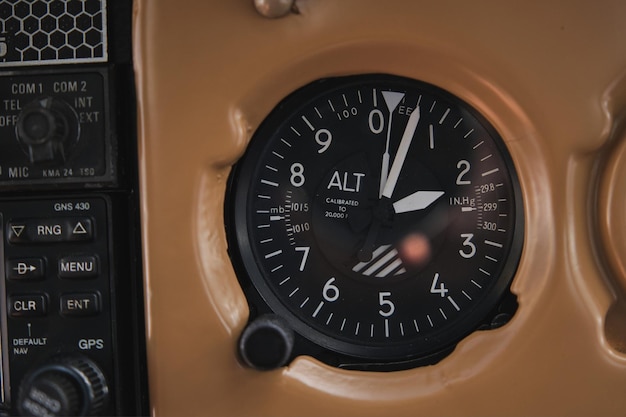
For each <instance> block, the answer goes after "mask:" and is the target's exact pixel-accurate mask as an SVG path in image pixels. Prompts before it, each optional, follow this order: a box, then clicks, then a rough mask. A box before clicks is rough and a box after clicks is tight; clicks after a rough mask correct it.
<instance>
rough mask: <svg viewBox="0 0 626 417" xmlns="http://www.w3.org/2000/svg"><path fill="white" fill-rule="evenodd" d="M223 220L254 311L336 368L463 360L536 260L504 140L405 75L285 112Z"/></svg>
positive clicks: (313, 96)
mask: <svg viewBox="0 0 626 417" xmlns="http://www.w3.org/2000/svg"><path fill="white" fill-rule="evenodd" d="M226 212H227V217H228V218H229V220H228V236H229V247H230V251H231V254H232V255H233V259H234V260H235V263H236V264H237V267H238V272H239V277H240V280H241V281H242V284H244V287H245V288H249V289H250V290H251V291H254V292H255V294H257V295H258V296H259V297H256V296H255V297H251V299H258V300H260V301H251V303H255V302H261V303H263V304H264V305H265V306H266V307H267V309H264V308H258V309H257V310H259V311H262V310H267V311H271V312H273V313H274V314H275V315H276V316H278V317H281V319H282V320H284V323H286V324H287V326H288V327H289V328H290V329H292V330H293V331H294V333H295V334H296V337H298V338H303V340H306V341H307V343H309V344H313V345H315V346H319V347H320V349H322V350H324V351H327V352H331V353H336V354H337V355H338V356H340V357H341V358H342V359H341V360H338V363H335V365H337V364H340V363H339V362H346V361H347V362H350V361H351V360H353V361H354V362H364V363H376V364H383V365H384V364H386V363H398V362H408V363H410V362H411V361H414V360H419V358H423V357H427V356H429V355H433V354H436V353H437V352H440V351H443V350H446V349H449V348H451V347H453V346H454V345H455V344H456V343H458V341H459V340H460V339H462V338H463V337H465V336H466V335H468V334H469V333H471V332H472V331H474V330H475V329H476V328H477V327H478V326H479V325H480V324H481V323H482V322H483V321H484V320H485V318H486V317H487V316H488V315H489V314H490V313H491V312H492V311H493V310H494V308H496V307H497V306H498V304H499V303H500V302H501V300H502V298H503V297H504V296H505V294H507V293H508V292H509V287H510V283H511V280H512V278H513V275H514V273H515V271H516V268H517V265H518V261H519V258H520V253H521V250H522V245H523V208H522V196H521V192H520V186H519V183H518V179H517V175H516V172H515V168H514V166H513V163H512V160H511V157H510V156H509V153H508V152H507V149H506V147H505V144H504V142H503V140H502V138H501V137H500V136H499V134H498V133H497V131H496V130H495V129H494V128H493V127H492V126H491V125H490V123H489V122H488V121H487V120H486V119H485V118H484V117H482V116H481V115H480V114H479V113H478V112H477V111H476V110H475V109H473V108H472V107H471V106H470V105H469V104H467V103H466V102H464V101H462V100H461V99H459V98H457V97H455V96H453V95H452V94H450V93H448V92H446V91H444V90H442V89H440V88H438V87H435V86H433V85H430V84H427V83H424V82H420V81H417V80H412V79H408V78H403V77H399V76H392V75H381V74H370V75H358V76H349V77H339V78H332V79H325V80H320V81H317V82H314V83H312V84H310V85H307V86H305V87H303V88H302V89H300V90H298V91H296V92H295V93H293V94H292V95H290V96H289V97H287V98H286V99H285V100H284V101H283V102H282V103H280V105H279V106H278V107H277V108H276V109H275V110H274V111H273V112H272V113H271V114H270V115H269V116H268V118H267V119H266V120H265V121H264V122H263V123H262V125H261V126H260V127H259V129H258V131H257V132H256V133H255V135H254V137H253V139H252V141H251V143H250V145H249V148H248V150H247V152H246V154H245V155H244V157H243V158H242V159H241V161H240V162H239V163H238V164H237V166H236V168H235V169H234V172H233V175H232V177H231V181H230V200H229V202H228V203H227V206H226ZM331 356H332V355H331ZM325 357H329V356H328V355H326V356H325ZM330 362H332V360H331V361H330Z"/></svg>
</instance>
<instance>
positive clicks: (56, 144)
mask: <svg viewBox="0 0 626 417" xmlns="http://www.w3.org/2000/svg"><path fill="white" fill-rule="evenodd" d="M79 134H80V127H79V123H78V116H77V115H76V111H75V110H74V109H73V108H72V107H71V106H70V105H68V104H67V103H65V102H64V101H61V100H59V99H55V98H52V97H43V98H39V99H37V100H35V101H33V102H31V103H29V104H27V105H26V106H25V107H24V109H23V110H22V112H21V113H20V115H19V117H18V119H17V138H18V140H19V142H20V143H21V145H22V146H23V147H24V149H25V150H26V152H27V153H28V157H29V158H30V161H31V162H32V163H39V162H50V161H53V162H63V161H65V158H66V156H67V155H68V153H69V151H70V150H71V148H72V147H73V146H74V145H76V143H77V142H78V139H79Z"/></svg>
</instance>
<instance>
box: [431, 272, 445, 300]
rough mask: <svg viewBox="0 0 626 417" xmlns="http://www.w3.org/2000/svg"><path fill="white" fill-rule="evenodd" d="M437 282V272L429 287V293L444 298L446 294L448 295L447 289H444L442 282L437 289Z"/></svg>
mask: <svg viewBox="0 0 626 417" xmlns="http://www.w3.org/2000/svg"><path fill="white" fill-rule="evenodd" d="M438 281H439V273H438V272H437V273H435V277H434V278H433V283H432V285H431V286H430V292H431V293H432V294H439V295H441V296H442V297H445V296H446V294H447V293H448V289H447V288H446V286H445V285H444V283H443V282H440V283H439V287H437V283H438Z"/></svg>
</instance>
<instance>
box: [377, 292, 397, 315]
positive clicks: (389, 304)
mask: <svg viewBox="0 0 626 417" xmlns="http://www.w3.org/2000/svg"><path fill="white" fill-rule="evenodd" d="M387 297H391V292H389V291H381V292H379V293H378V303H379V304H380V306H381V307H384V309H383V308H381V309H380V310H378V312H379V313H380V315H381V316H383V317H390V316H391V315H393V313H394V312H395V311H396V306H395V305H394V304H393V301H391V300H390V299H388V298H387Z"/></svg>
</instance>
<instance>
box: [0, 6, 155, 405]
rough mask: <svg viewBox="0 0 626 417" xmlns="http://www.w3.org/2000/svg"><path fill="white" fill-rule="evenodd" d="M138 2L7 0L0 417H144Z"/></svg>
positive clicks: (0, 103)
mask: <svg viewBox="0 0 626 417" xmlns="http://www.w3.org/2000/svg"><path fill="white" fill-rule="evenodd" d="M132 7H133V5H132V1H131V0H119V1H117V0H116V1H115V2H114V4H113V2H112V1H110V0H108V1H107V0H70V1H67V0H12V1H9V2H5V1H0V417H1V416H4V415H24V416H67V415H73V416H92V415H107V416H109V415H145V414H147V413H148V408H149V406H148V404H149V402H148V395H147V392H148V390H147V382H146V381H147V376H146V358H145V336H144V335H145V330H144V321H143V291H142V288H143V287H142V267H141V231H140V226H139V224H140V221H139V196H138V193H139V186H138V168H137V139H136V122H135V118H136V117H135V114H136V112H135V96H134V76H133V65H132V52H131V50H132V48H131V19H132Z"/></svg>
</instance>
